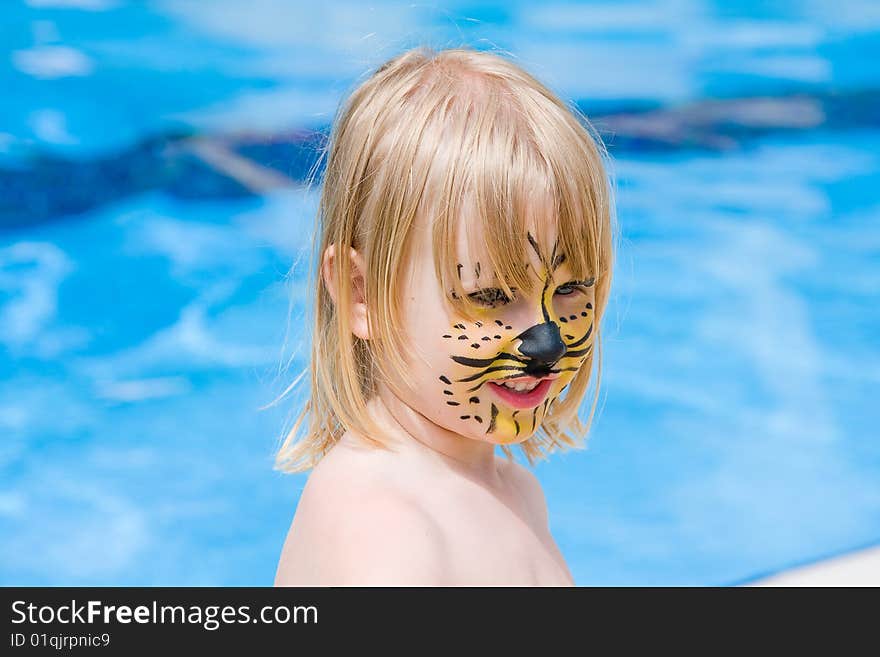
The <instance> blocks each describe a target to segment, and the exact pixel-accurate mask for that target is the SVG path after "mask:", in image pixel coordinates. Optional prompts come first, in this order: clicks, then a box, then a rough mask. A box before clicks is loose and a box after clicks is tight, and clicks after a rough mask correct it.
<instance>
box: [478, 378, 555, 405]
mask: <svg viewBox="0 0 880 657" xmlns="http://www.w3.org/2000/svg"><path fill="white" fill-rule="evenodd" d="M554 378H555V377H554ZM508 380H510V379H508ZM521 380H522V381H524V382H525V381H526V380H525V379H520V378H516V379H514V381H517V382H519V381H521ZM532 381H533V380H532ZM551 385H553V379H550V378H548V379H541V382H540V383H539V384H538V385H536V386H535V387H534V388H533V389H532V390H526V391H522V392H520V391H518V390H513V389H511V388H508V387H507V386H505V385H503V384H500V383H495V382H494V381H489V388H490V390H492V392H494V393H495V394H496V395H498V397H500V398H501V399H502V401H504V403H506V404H507V405H508V406H513V408H532V407H534V406H537V405H538V404H540V403H541V402H542V401H544V398H545V397H546V396H547V392H548V391H549V390H550V386H551Z"/></svg>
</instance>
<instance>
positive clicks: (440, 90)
mask: <svg viewBox="0 0 880 657" xmlns="http://www.w3.org/2000/svg"><path fill="white" fill-rule="evenodd" d="M323 155H325V156H327V161H326V171H325V176H324V183H323V189H322V192H321V197H320V201H319V205H318V221H319V229H318V231H316V233H315V235H314V238H315V243H313V253H312V258H313V263H316V266H312V267H311V268H310V271H311V275H312V276H314V278H315V280H314V281H310V282H311V283H312V284H313V288H312V289H315V290H316V299H315V306H314V312H315V315H314V323H313V328H314V331H313V342H312V350H311V362H310V364H309V366H308V367H307V368H306V370H304V371H303V372H302V373H301V374H300V376H299V377H298V378H297V380H296V381H294V383H293V384H291V386H289V387H288V388H287V390H285V392H284V393H282V397H283V396H284V395H285V394H286V393H287V392H289V391H290V390H291V389H292V388H293V387H294V386H295V385H296V384H297V382H298V381H300V380H302V379H303V377H304V376H305V374H306V373H307V372H310V373H311V390H310V393H309V394H310V396H309V398H308V399H307V401H306V403H305V405H304V407H303V409H302V411H301V412H300V413H299V416H298V418H297V420H296V423H295V424H294V426H293V428H292V429H291V430H290V431H289V432H288V433H287V435H286V437H285V438H284V440H283V443H282V444H281V446H280V448H279V449H278V451H277V454H276V459H275V467H276V469H278V470H282V471H286V472H299V471H303V470H307V469H309V468H311V467H313V466H314V465H316V464H317V463H318V461H319V460H320V459H321V457H322V456H323V455H324V454H325V453H326V452H327V451H328V450H329V449H330V448H331V447H332V446H333V444H334V443H335V442H336V441H337V440H338V439H339V438H340V437H341V436H342V434H343V433H344V432H345V431H346V430H352V431H355V432H356V433H358V434H359V435H360V436H362V437H364V438H365V439H366V440H367V441H368V442H369V443H371V444H372V445H374V446H376V447H384V446H385V444H384V443H383V441H382V440H381V437H380V436H381V433H380V431H379V430H378V428H377V427H376V426H375V424H374V422H373V421H372V418H370V417H369V414H368V412H367V406H366V404H367V402H368V401H369V399H370V398H371V397H372V396H373V395H374V394H375V393H376V384H377V382H378V381H379V380H380V379H379V377H381V380H382V381H384V382H387V383H388V384H389V385H392V387H394V384H393V381H394V380H395V377H397V379H402V380H404V381H409V375H408V373H407V369H406V367H405V366H404V362H403V360H402V358H401V356H400V354H401V353H403V349H404V347H403V345H402V344H401V341H402V337H401V335H400V331H399V330H398V328H397V327H399V326H400V325H401V324H400V321H399V320H398V318H399V317H401V316H402V314H401V300H400V298H399V285H398V281H399V280H400V279H401V277H400V276H399V272H401V271H404V268H405V267H406V266H407V264H408V262H409V257H410V251H411V242H412V241H413V240H411V239H410V236H411V232H412V231H411V228H412V227H413V224H414V222H415V220H416V217H419V216H430V217H431V218H432V222H433V223H432V224H431V226H432V240H433V247H434V264H435V272H436V276H437V280H438V282H439V284H440V285H441V286H442V288H443V289H444V290H452V291H454V294H452V298H451V299H450V298H449V295H447V294H444V295H443V298H444V299H445V300H446V301H445V303H446V304H447V309H448V310H450V311H452V312H455V313H458V314H460V315H462V316H465V317H468V318H473V317H474V311H475V307H476V306H475V304H474V303H473V302H472V301H471V300H469V298H468V295H467V294H466V293H465V292H464V290H463V289H462V284H461V281H460V280H459V278H458V276H457V275H456V270H455V264H454V263H455V260H456V254H455V252H454V248H455V246H454V245H455V244H456V230H457V227H458V225H459V223H460V222H459V221H458V219H457V218H458V217H460V216H461V215H462V213H463V212H465V211H466V210H468V209H470V208H473V210H474V217H475V219H473V221H476V222H479V223H481V225H482V229H483V230H482V232H481V235H483V236H484V237H485V245H484V248H485V249H486V250H487V253H488V257H489V261H490V263H491V265H492V268H493V269H494V271H495V272H496V273H497V275H498V281H499V286H500V287H501V288H502V289H503V290H504V292H505V294H507V295H511V294H512V290H511V289H510V288H511V287H518V288H520V289H523V290H529V288H530V287H531V281H530V280H529V277H528V273H527V272H526V271H525V270H524V269H523V268H522V267H521V266H516V264H515V263H520V262H523V261H524V260H525V259H526V257H527V254H526V248H527V247H526V246H525V245H526V228H525V225H524V224H525V221H524V217H525V212H526V208H529V207H532V206H533V204H534V201H535V199H536V198H541V199H546V200H547V201H548V202H549V203H550V206H549V207H550V208H551V210H552V211H551V213H550V215H549V221H555V227H556V230H557V239H558V245H559V249H560V251H561V252H564V253H565V254H566V258H567V259H566V263H567V264H568V265H569V266H570V268H571V270H572V274H573V275H574V276H578V277H584V278H586V277H588V276H595V278H596V283H595V286H596V287H595V294H596V298H595V304H596V305H595V310H594V313H595V327H596V336H595V341H596V343H597V345H598V347H599V363H598V371H597V375H596V386H595V388H596V392H595V396H594V398H593V403H592V406H591V409H590V415H589V418H588V419H587V422H586V424H583V423H582V422H581V421H580V418H579V417H578V408H579V406H580V404H581V401H582V399H583V397H584V394H585V392H586V390H587V389H588V385H589V382H590V377H591V373H592V370H593V354H594V353H595V350H593V351H591V353H590V356H589V359H588V360H587V361H586V362H585V364H584V366H583V367H582V368H581V369H580V371H579V372H578V373H577V375H576V376H575V378H574V379H573V380H572V382H571V384H570V385H569V387H568V391H567V394H566V396H565V399H564V400H563V399H561V398H560V399H557V400H556V402H555V403H554V404H552V405H551V406H550V408H549V409H548V412H547V415H546V416H545V419H544V421H543V423H542V424H541V426H540V427H539V429H538V431H537V432H536V433H535V434H534V435H533V436H531V437H530V438H529V439H527V440H526V441H524V442H523V443H521V444H520V447H521V449H522V450H523V452H524V454H525V456H526V458H527V459H528V461H529V463H530V464H533V463H534V461H535V459H536V458H538V457H542V456H545V455H546V454H549V453H550V452H552V451H554V450H556V449H557V448H563V447H578V446H580V441H581V438H583V437H585V436H586V434H587V432H588V430H589V426H590V424H591V423H592V419H593V415H594V413H595V409H596V402H597V400H598V395H599V380H600V378H601V370H602V354H601V343H600V327H599V324H600V321H601V318H602V315H603V313H604V310H605V307H606V305H607V301H608V294H609V290H610V285H611V273H612V258H613V251H614V237H613V232H614V231H613V223H614V212H613V203H612V189H611V183H610V181H609V178H608V176H607V174H606V168H605V166H604V162H605V160H607V159H608V154H607V151H606V150H605V147H604V145H603V144H602V141H601V139H600V138H599V137H598V135H596V134H595V131H594V130H593V128H592V126H591V125H590V123H589V121H588V120H587V118H586V117H585V116H583V114H582V113H581V112H580V111H579V110H577V108H576V107H574V106H571V107H569V106H568V105H566V104H564V103H563V102H562V101H561V100H560V99H559V98H558V97H557V96H556V95H555V94H553V93H552V92H551V91H550V90H549V89H547V88H546V87H545V86H544V85H543V84H541V83H540V82H539V81H538V80H536V79H535V78H534V77H532V76H531V75H530V74H529V73H527V72H525V71H524V70H522V69H521V68H520V67H519V66H518V65H516V64H514V63H513V62H511V61H509V60H508V59H506V58H505V57H503V56H501V55H499V54H494V53H490V52H481V51H476V50H471V49H468V48H456V49H447V50H440V51H439V52H438V51H434V50H433V49H431V48H428V47H424V46H422V47H418V48H414V49H412V50H408V51H406V52H404V53H402V54H400V55H398V56H396V57H394V58H392V59H391V60H389V61H387V62H386V63H385V64H383V65H382V66H380V67H379V68H378V70H376V71H375V72H374V73H373V74H372V75H371V76H370V77H369V78H368V79H366V80H365V81H363V82H362V83H361V84H360V85H359V86H357V88H356V89H355V90H354V91H353V93H352V94H351V95H350V96H349V97H348V99H347V100H346V101H344V102H343V103H342V104H341V105H340V108H339V110H338V112H337V115H336V117H335V119H334V122H333V126H332V130H331V133H330V139H329V143H328V145H327V148H326V150H325V151H324V153H323ZM331 244H336V245H344V247H343V248H339V247H337V248H336V250H335V271H336V276H335V279H336V281H337V288H338V289H337V290H336V299H337V304H338V306H337V305H336V304H334V303H333V299H332V297H331V295H330V293H329V291H328V289H327V287H326V283H325V281H324V279H323V277H322V276H321V273H320V269H321V258H322V257H323V254H324V252H325V250H326V249H327V247H328V246H329V245H331ZM349 246H351V247H354V248H355V249H356V250H357V251H358V252H359V253H360V254H361V255H362V256H363V258H364V261H365V265H366V270H367V271H366V272H365V274H364V276H365V289H364V290H363V293H364V295H365V301H366V304H367V307H368V308H369V309H370V312H369V313H368V317H369V326H370V340H362V339H360V338H358V337H357V336H355V335H354V334H353V333H352V331H351V327H350V323H349V317H348V313H347V312H337V308H349V307H350V302H351V290H350V281H351V271H352V263H351V260H350V257H349V249H348V247H349ZM315 247H317V248H315ZM306 419H308V424H307V428H306V430H305V432H304V434H303V435H302V436H300V437H298V436H299V434H300V432H301V429H302V428H303V427H304V426H305V425H304V422H305V421H306ZM569 432H573V434H574V435H573V436H572V435H569ZM502 449H503V450H504V452H505V454H506V455H507V457H508V458H512V454H511V452H510V449H509V448H508V447H507V446H502Z"/></svg>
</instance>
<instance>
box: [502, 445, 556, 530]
mask: <svg viewBox="0 0 880 657" xmlns="http://www.w3.org/2000/svg"><path fill="white" fill-rule="evenodd" d="M502 463H503V464H504V465H503V466H502V468H503V470H502V471H503V473H504V474H505V475H506V476H507V478H508V480H509V481H510V482H511V483H512V485H513V486H514V487H515V488H516V489H517V491H518V492H519V494H520V495H521V496H522V498H523V499H524V500H525V502H526V504H527V506H528V508H529V512H530V513H531V515H532V517H533V518H534V519H535V520H536V522H538V523H540V525H541V526H542V527H546V526H547V524H548V514H547V499H546V497H545V495H544V489H543V488H542V487H541V482H540V481H538V477H537V476H535V473H534V472H532V471H531V470H529V469H528V468H526V467H525V466H523V465H521V464H519V463H517V462H516V461H512V460H509V459H504V460H503V461H502Z"/></svg>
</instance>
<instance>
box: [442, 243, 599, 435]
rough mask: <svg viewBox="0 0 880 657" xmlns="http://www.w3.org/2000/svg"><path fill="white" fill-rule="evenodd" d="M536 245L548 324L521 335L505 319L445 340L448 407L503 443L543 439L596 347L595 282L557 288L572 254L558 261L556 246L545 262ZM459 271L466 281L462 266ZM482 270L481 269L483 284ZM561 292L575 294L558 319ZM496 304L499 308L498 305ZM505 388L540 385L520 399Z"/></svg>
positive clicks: (457, 328) (471, 326)
mask: <svg viewBox="0 0 880 657" xmlns="http://www.w3.org/2000/svg"><path fill="white" fill-rule="evenodd" d="M528 240H529V243H530V245H531V246H532V248H533V249H534V251H535V253H536V254H537V256H538V258H539V259H540V261H541V263H542V265H543V269H544V276H543V279H544V283H543V289H542V291H541V301H540V304H541V317H542V318H543V321H542V322H540V323H538V324H535V325H534V326H531V327H529V328H528V329H526V330H525V331H522V332H521V333H517V334H515V333H514V329H513V327H512V326H511V325H510V324H506V323H504V322H502V321H501V320H499V319H495V320H493V321H484V322H480V321H477V322H473V323H464V322H458V323H456V324H455V325H454V326H453V327H452V328H451V329H450V330H449V331H447V332H446V333H444V334H443V336H442V337H443V339H444V340H446V341H448V343H449V346H450V348H451V350H452V351H453V352H454V353H453V354H452V355H451V356H450V360H451V361H452V363H451V364H450V367H449V371H448V372H445V373H444V374H443V375H441V376H440V377H439V380H440V381H441V382H442V383H443V384H444V385H443V389H442V390H443V398H444V401H445V403H446V404H447V405H448V406H450V407H458V408H460V409H461V414H460V415H459V420H461V421H466V422H473V423H475V424H477V425H481V426H480V428H481V429H482V426H485V431H484V436H485V439H487V440H490V441H491V442H495V443H501V444H507V443H515V442H521V441H523V440H525V439H527V438H529V437H530V436H531V435H532V434H533V433H534V432H535V430H536V428H537V427H538V426H540V424H541V422H542V421H543V419H544V417H545V416H546V414H547V411H548V409H549V408H550V407H551V406H552V404H553V402H554V401H555V400H556V399H557V398H558V397H559V395H560V394H561V393H562V391H563V390H564V389H565V388H566V387H567V386H568V385H569V383H571V381H572V379H574V377H575V374H576V373H577V371H578V370H579V369H580V368H581V366H582V365H583V363H584V362H585V361H586V359H587V358H588V356H589V354H590V352H591V350H592V348H593V304H592V302H591V301H589V300H588V292H589V291H590V290H591V289H592V286H593V283H594V279H592V278H591V279H588V280H580V281H570V282H567V283H565V284H563V285H560V286H558V287H554V286H553V274H554V272H555V271H556V269H557V268H558V267H559V266H560V265H561V264H562V263H563V262H564V261H565V254H557V253H556V249H557V245H554V247H553V252H552V254H551V256H550V258H549V259H545V258H544V256H543V255H542V254H541V252H540V249H539V248H538V244H537V243H536V241H535V240H534V238H533V237H532V235H531V234H528ZM527 266H528V265H527ZM458 271H459V277H460V275H461V265H458ZM479 271H480V266H479V263H477V265H476V268H475V272H476V274H477V277H479ZM561 289H571V290H572V291H571V292H570V293H569V294H563V295H561V296H562V297H563V301H561V302H560V306H561V307H562V308H563V310H564V312H559V313H557V308H555V307H554V304H553V300H554V296H555V294H556V292H558V291H559V290H561ZM502 296H503V292H502ZM569 297H570V298H569ZM482 299H484V300H485V298H484V297H483V298H482ZM489 301H490V302H491V303H492V304H493V305H492V307H493V308H494V307H495V306H494V303H495V302H494V301H493V300H492V299H489ZM481 350H482V351H483V352H484V354H481V353H479V352H480V351H481ZM505 381H508V382H512V383H520V384H527V385H529V386H532V385H533V384H537V385H535V386H534V387H533V389H532V390H531V391H530V392H517V391H515V390H511V389H509V388H507V387H506V386H504V385H503V383H504V382H505ZM521 387H523V386H521Z"/></svg>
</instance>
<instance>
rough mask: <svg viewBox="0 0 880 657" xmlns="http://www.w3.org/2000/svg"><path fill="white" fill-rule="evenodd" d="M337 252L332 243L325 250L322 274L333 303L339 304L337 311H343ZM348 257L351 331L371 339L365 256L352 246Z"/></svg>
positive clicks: (365, 338)
mask: <svg viewBox="0 0 880 657" xmlns="http://www.w3.org/2000/svg"><path fill="white" fill-rule="evenodd" d="M336 256H337V254H336V245H335V244H331V245H330V246H328V247H327V249H326V250H325V251H324V257H323V258H322V260H321V276H322V277H323V278H324V284H325V285H326V286H327V291H328V292H329V293H330V296H331V297H332V299H333V303H334V304H336V306H337V312H343V309H341V308H339V307H338V306H339V299H338V290H337V287H336V272H337V268H338V264H337V263H338V259H337V257H336ZM348 257H349V261H350V262H351V276H350V278H349V280H348V282H347V285H348V290H349V298H350V304H349V307H348V309H347V311H348V320H349V325H350V326H351V332H352V333H354V334H355V335H356V336H358V337H359V338H360V339H361V340H369V339H370V324H369V319H368V318H367V303H366V295H365V292H364V291H365V289H366V286H365V280H364V274H365V272H366V270H367V269H366V266H365V265H364V259H363V256H361V254H360V253H358V252H357V250H355V249H354V248H352V247H348Z"/></svg>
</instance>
